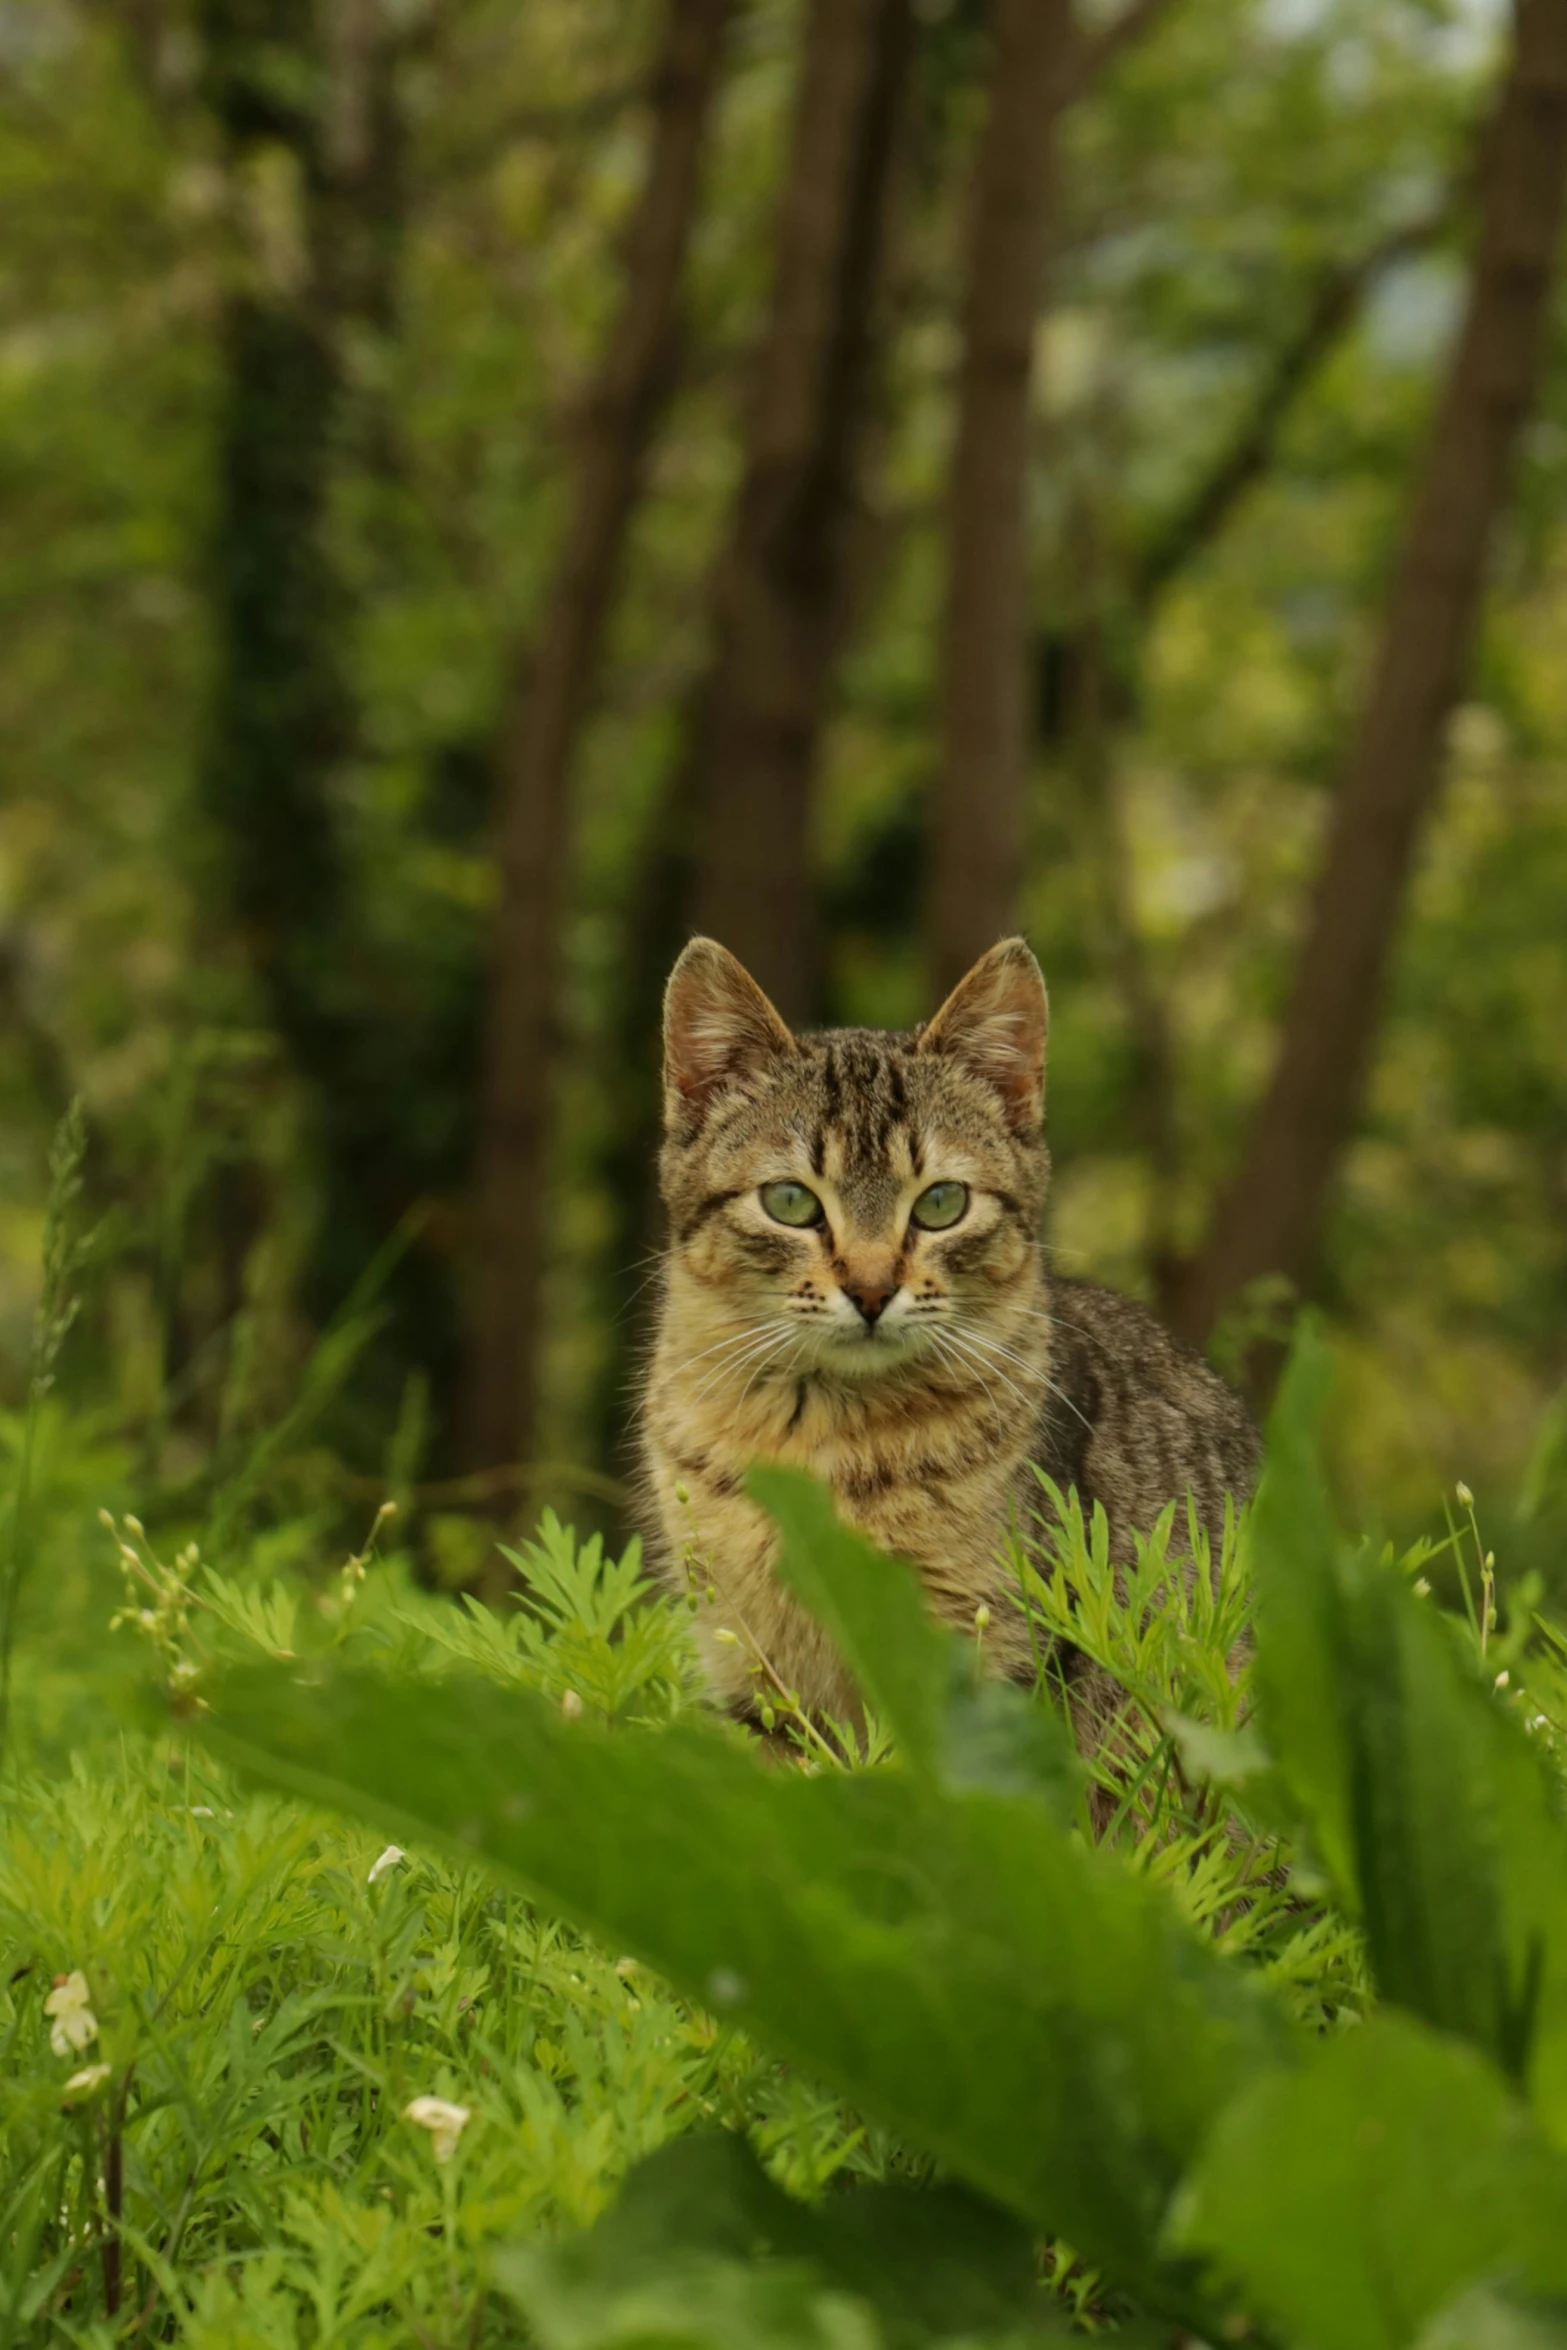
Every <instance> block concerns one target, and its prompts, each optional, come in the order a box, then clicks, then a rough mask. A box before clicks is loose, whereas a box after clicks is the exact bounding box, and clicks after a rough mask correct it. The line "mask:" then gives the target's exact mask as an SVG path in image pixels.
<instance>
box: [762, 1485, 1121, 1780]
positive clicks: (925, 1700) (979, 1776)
mask: <svg viewBox="0 0 1567 2350" xmlns="http://www.w3.org/2000/svg"><path fill="white" fill-rule="evenodd" d="M747 1484H748V1486H749V1488H750V1490H751V1492H752V1493H753V1494H754V1495H755V1497H756V1499H757V1500H758V1501H759V1502H760V1503H761V1504H762V1507H763V1508H764V1509H765V1510H766V1511H767V1512H768V1513H769V1515H770V1516H771V1517H773V1518H774V1519H775V1520H776V1521H777V1524H778V1529H779V1532H780V1534H781V1535H782V1537H783V1544H782V1551H781V1555H780V1559H779V1566H778V1572H779V1575H780V1577H781V1579H782V1580H783V1581H784V1582H785V1583H787V1585H788V1586H789V1588H790V1590H791V1591H793V1592H794V1594H795V1596H796V1598H797V1599H799V1600H800V1601H801V1602H802V1604H803V1605H804V1606H806V1607H808V1608H809V1609H810V1611H811V1613H812V1615H813V1616H815V1618H816V1619H817V1622H818V1623H820V1624H821V1625H822V1626H823V1627H824V1628H825V1629H826V1630H827V1631H828V1632H829V1633H830V1634H831V1636H832V1638H833V1640H834V1642H835V1643H836V1645H837V1647H838V1649H839V1651H840V1653H841V1654H842V1656H843V1659H844V1662H845V1663H846V1664H847V1665H848V1667H849V1670H850V1671H851V1672H852V1673H853V1675H854V1678H855V1680H856V1682H857V1683H858V1684H859V1688H860V1692H861V1695H862V1696H863V1697H864V1698H865V1700H866V1702H867V1704H868V1705H869V1706H870V1707H871V1708H872V1710H873V1711H874V1712H875V1713H876V1714H877V1715H878V1716H879V1717H880V1719H881V1720H882V1721H883V1722H884V1723H885V1724H886V1726H887V1728H888V1729H889V1730H891V1732H892V1734H893V1736H894V1737H895V1738H896V1739H897V1741H898V1744H899V1746H900V1747H901V1749H902V1750H903V1753H904V1754H905V1756H906V1757H907V1759H908V1761H909V1762H910V1764H911V1765H912V1766H913V1768H914V1769H915V1770H918V1771H923V1772H924V1773H926V1774H927V1775H928V1776H930V1777H934V1778H939V1779H942V1780H944V1781H945V1782H946V1783H947V1784H948V1785H949V1786H953V1787H965V1786H967V1787H994V1788H996V1789H997V1790H999V1791H1000V1792H1002V1793H1006V1794H1015V1795H1029V1794H1033V1795H1038V1796H1040V1797H1042V1798H1043V1799H1044V1800H1045V1801H1046V1802H1048V1803H1049V1804H1050V1805H1051V1806H1052V1808H1053V1809H1054V1810H1055V1812H1056V1814H1057V1816H1058V1817H1059V1818H1061V1819H1062V1820H1068V1819H1070V1818H1071V1816H1072V1811H1073V1808H1074V1805H1075V1803H1076V1799H1077V1792H1078V1784H1079V1779H1080V1772H1079V1768H1078V1763H1077V1757H1076V1755H1075V1753H1074V1751H1073V1748H1072V1742H1071V1739H1070V1737H1069V1736H1068V1734H1067V1731H1066V1729H1065V1726H1064V1725H1063V1724H1062V1722H1061V1721H1060V1720H1059V1719H1058V1717H1057V1716H1056V1715H1055V1714H1054V1713H1052V1712H1051V1710H1050V1709H1049V1708H1048V1707H1047V1706H1045V1705H1041V1704H1039V1703H1037V1702H1035V1701H1033V1700H1031V1699H1030V1698H1028V1697H1025V1696H1024V1694H1023V1692H1022V1691H1021V1690H1019V1689H1014V1688H1012V1687H1011V1686H1010V1685H1009V1684H1008V1683H1006V1682H1003V1681H997V1680H994V1679H993V1678H991V1677H990V1676H989V1675H988V1674H985V1673H983V1672H982V1670H981V1667H980V1661H979V1658H978V1656H977V1654H976V1652H975V1650H974V1648H973V1646H972V1644H970V1643H968V1642H965V1641H961V1640H959V1639H957V1638H956V1637H955V1636H954V1635H953V1634H951V1633H950V1632H944V1631H942V1630H941V1629H940V1628H939V1627H938V1626H937V1625H936V1623H935V1622H934V1621H933V1620H932V1618H931V1616H930V1614H929V1611H928V1610H927V1608H926V1606H925V1600H924V1595H923V1593H922V1592H921V1590H920V1586H919V1580H918V1577H917V1576H916V1574H915V1572H914V1569H913V1568H912V1567H911V1566H909V1565H907V1564H906V1563H905V1562H904V1561H903V1560H901V1559H895V1558H889V1557H888V1556H887V1554H886V1553H885V1552H884V1551H880V1550H878V1549H877V1548H876V1547H875V1545H874V1544H873V1543H871V1542H868V1541H867V1540H866V1538H865V1536H864V1535H863V1534H860V1533H858V1532H856V1530H855V1529H854V1528H853V1527H852V1526H846V1525H845V1524H844V1523H843V1521H842V1519H841V1518H840V1517H839V1516H838V1513H837V1510H836V1508H835V1506H834V1503H833V1498H832V1495H831V1493H830V1492H829V1491H828V1489H827V1487H826V1486H825V1485H823V1484H821V1483H820V1482H819V1481H818V1480H817V1479H816V1478H814V1477H808V1476H806V1475H805V1474H804V1473H803V1472H802V1471H801V1470H799V1469H784V1468H778V1467H774V1466H762V1467H758V1468H755V1469H753V1470H752V1471H751V1472H750V1475H749V1477H748V1479H747Z"/></svg>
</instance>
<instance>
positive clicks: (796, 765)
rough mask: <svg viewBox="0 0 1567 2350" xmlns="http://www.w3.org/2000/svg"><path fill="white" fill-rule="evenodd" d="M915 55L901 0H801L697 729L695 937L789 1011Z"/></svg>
mask: <svg viewBox="0 0 1567 2350" xmlns="http://www.w3.org/2000/svg"><path fill="white" fill-rule="evenodd" d="M912 55H913V24H912V19H911V15H910V8H909V0H814V4H813V6H812V8H811V12H810V17H809V21H808V24H807V30H806V46H805V58H804V64H803V68H802V72H801V77H800V88H799V93H798V96H797V99H796V102H795V117H794V132H793V140H792V146H791V151H790V158H789V164H788V169H787V174H786V179H785V185H784V189H783V194H782V198H781V201H780V208H779V225H778V241H777V253H776V261H775V268H774V279H773V293H772V306H771V310H770V314H769V317H768V322H767V326H766V329H765V331H764V334H763V337H762V342H761V347H760V349H759V351H758V353H757V361H756V377H755V383H754V387H753V394H752V401H751V412H750V419H749V425H748V430H747V450H746V470H745V478H744V482H743V484H742V487H741V491H740V496H739V499H738V502H737V505H736V511H735V525H734V534H733V538H732V541H731V543H730V546H729V548H728V550H727V552H726V554H725V556H724V558H723V559H722V562H721V565H720V570H719V573H718V579H717V603H718V610H717V630H716V646H715V652H714V659H713V666H712V670H711V673H710V675H709V678H708V680H707V683H706V687H705V690H704V693H703V696H702V709H701V716H700V719H699V721H698V730H697V737H696V751H695V755H696V757H697V760H698V766H699V802H700V805H701V806H702V808H703V810H704V825H703V855H702V860H701V865H700V870H699V877H698V885H697V905H696V918H697V922H698V926H699V927H700V928H703V929H707V930H711V931H713V932H715V933H716V934H717V935H718V936H720V937H721V938H723V939H724V941H725V942H726V944H728V945H729V946H730V947H731V948H732V949H733V950H734V952H735V953H736V954H737V955H739V957H740V958H741V960H742V962H744V963H745V964H746V965H747V966H748V967H749V969H750V970H751V971H753V972H754V973H755V975H756V977H757V979H758V980H759V981H760V982H761V984H762V985H763V987H765V988H766V989H767V990H768V992H769V994H771V995H772V997H773V1000H774V1001H775V1002H776V1003H777V1004H778V1005H779V1007H780V1009H781V1010H782V1011H783V1012H784V1015H785V1017H786V1018H792V1019H800V1018H803V1017H806V1016H808V1015H809V1013H810V1012H811V1011H812V1010H813V1009H814V1005H813V1001H812V999H813V997H814V994H815V952H814V936H813V933H814V925H813V922H812V904H811V894H812V893H811V888H810V787H811V780H812V776H813V774H814V771H815V766H816V757H817V749H818V745H819V741H820V736H821V729H822V720H823V713H824V708H825V702H826V692H827V684H828V678H829V673H830V669H831V663H832V654H833V650H834V647H835V644H836V642H837V638H838V634H839V620H840V614H841V608H842V603H843V597H844V591H845V572H846V567H847V559H848V553H849V538H850V533H851V529H852V525H853V519H854V483H855V475H856V470H857V465H858V459H859V453H860V447H861V443H862V439H863V435H864V427H865V422H866V415H867V411H868V408H869V404H870V403H869V391H870V385H871V380H872V359H873V355H874V349H875V339H876V338H875V328H876V313H877V308H878V305H877V301H876V295H877V291H878V288H879V285H880V282H881V279H882V274H883V270H882V262H883V253H884V248H885V243H886V237H887V228H888V219H889V214H890V210H891V190H892V185H893V181H894V178H895V176H896V163H897V158H898V154H899V150H900V145H901V138H900V134H901V129H902V124H903V118H904V97H905V93H906V90H907V87H908V79H909V68H910V63H911V60H912Z"/></svg>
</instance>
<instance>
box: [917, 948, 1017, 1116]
mask: <svg viewBox="0 0 1567 2350" xmlns="http://www.w3.org/2000/svg"><path fill="white" fill-rule="evenodd" d="M1049 1029H1050V1001H1049V998H1048V997H1047V996H1046V994H1045V979H1044V973H1043V972H1042V971H1041V970H1040V968H1039V965H1038V964H1037V963H1036V962H1035V960H1034V957H1033V955H1032V954H1031V953H1030V951H1029V948H1028V946H1027V944H1026V943H1025V941H1024V940H1022V939H1021V938H1004V939H1003V940H1002V941H1001V944H1000V945H999V946H994V947H992V948H991V950H990V952H989V954H987V955H981V956H980V958H979V961H978V962H977V963H976V964H975V965H974V968H973V970H972V971H970V972H968V973H967V974H966V975H965V977H964V978H962V979H960V980H959V981H958V984H957V986H956V987H955V988H954V989H953V991H952V993H951V995H949V996H948V998H947V1000H946V1002H945V1003H944V1004H943V1005H942V1007H941V1010H940V1011H939V1012H938V1013H937V1014H936V1017H935V1019H934V1020H932V1021H930V1022H929V1023H928V1024H927V1025H926V1026H925V1027H924V1028H923V1029H921V1031H920V1038H919V1050H920V1051H921V1052H922V1053H945V1054H947V1055H949V1056H950V1058H951V1059H952V1060H954V1061H956V1062H958V1063H959V1065H960V1066H961V1067H962V1068H964V1069H967V1070H969V1071H970V1072H971V1074H972V1075H973V1076H975V1077H982V1078H983V1079H984V1081H985V1083H986V1084H987V1085H991V1086H994V1088H995V1090H996V1092H997V1093H999V1094H1000V1096H1001V1099H1002V1101H1003V1102H1004V1103H1005V1105H1006V1112H1007V1120H1008V1123H1009V1124H1010V1125H1011V1126H1013V1127H1014V1128H1016V1130H1017V1131H1018V1132H1019V1133H1025V1134H1026V1133H1032V1132H1034V1131H1035V1130H1036V1129H1037V1128H1038V1126H1039V1125H1040V1123H1041V1121H1042V1120H1043V1118H1044V1114H1045V1039H1046V1036H1047V1035H1048V1033H1049Z"/></svg>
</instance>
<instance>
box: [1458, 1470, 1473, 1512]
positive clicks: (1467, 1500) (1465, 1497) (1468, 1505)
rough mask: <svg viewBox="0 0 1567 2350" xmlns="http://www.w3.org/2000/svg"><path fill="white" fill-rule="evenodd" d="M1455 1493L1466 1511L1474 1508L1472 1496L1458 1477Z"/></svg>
mask: <svg viewBox="0 0 1567 2350" xmlns="http://www.w3.org/2000/svg"><path fill="white" fill-rule="evenodd" d="M1457 1493H1458V1498H1459V1500H1460V1501H1461V1502H1462V1503H1463V1505H1464V1507H1465V1509H1466V1510H1467V1509H1472V1508H1473V1507H1474V1495H1473V1494H1472V1493H1471V1492H1470V1490H1469V1488H1468V1486H1467V1485H1466V1484H1465V1483H1464V1481H1463V1479H1462V1477H1460V1478H1459V1480H1458V1485H1457Z"/></svg>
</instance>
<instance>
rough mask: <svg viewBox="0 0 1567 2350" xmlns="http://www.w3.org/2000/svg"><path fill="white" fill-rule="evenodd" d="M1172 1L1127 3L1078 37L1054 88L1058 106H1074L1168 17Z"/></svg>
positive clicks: (1139, 0)
mask: <svg viewBox="0 0 1567 2350" xmlns="http://www.w3.org/2000/svg"><path fill="white" fill-rule="evenodd" d="M1173 5H1174V0H1126V5H1125V7H1124V8H1122V10H1121V12H1120V14H1119V15H1118V16H1115V17H1112V19H1111V20H1110V22H1109V23H1108V24H1104V25H1100V26H1099V27H1098V28H1097V30H1096V31H1094V32H1091V33H1079V34H1078V36H1077V38H1076V39H1075V41H1074V42H1073V44H1072V46H1071V49H1070V50H1069V52H1068V54H1067V57H1066V60H1065V63H1064V65H1063V68H1062V73H1061V80H1060V83H1059V85H1058V87H1057V94H1056V103H1057V105H1058V106H1075V105H1076V103H1077V101H1078V99H1079V98H1083V97H1086V96H1087V94H1088V92H1089V91H1090V90H1091V89H1092V88H1093V86H1094V84H1095V83H1096V82H1097V81H1098V80H1099V79H1100V77H1101V76H1102V75H1103V74H1106V73H1108V72H1109V70H1110V68H1111V66H1113V65H1114V64H1115V63H1116V61H1117V60H1118V59H1119V58H1120V57H1122V56H1124V54H1125V53H1126V51H1127V50H1128V49H1134V48H1135V47H1136V46H1137V43H1138V42H1139V41H1140V40H1142V39H1143V38H1144V36H1145V35H1146V34H1148V33H1151V32H1152V31H1153V30H1154V28H1155V26H1156V25H1157V24H1158V22H1159V19H1160V18H1161V17H1163V16H1167V15H1168V14H1169V12H1170V9H1171V7H1172V6H1173Z"/></svg>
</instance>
